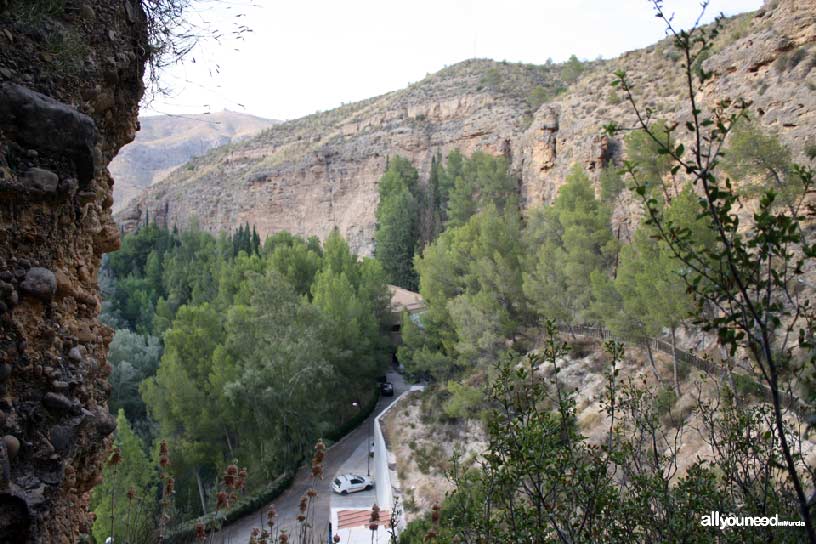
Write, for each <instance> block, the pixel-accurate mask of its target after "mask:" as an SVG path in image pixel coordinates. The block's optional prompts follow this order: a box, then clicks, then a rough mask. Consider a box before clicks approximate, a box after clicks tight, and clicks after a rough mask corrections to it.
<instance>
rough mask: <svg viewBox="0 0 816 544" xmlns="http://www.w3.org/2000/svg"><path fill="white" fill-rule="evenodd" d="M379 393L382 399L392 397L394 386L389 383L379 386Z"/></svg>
mask: <svg viewBox="0 0 816 544" xmlns="http://www.w3.org/2000/svg"><path fill="white" fill-rule="evenodd" d="M380 393H381V394H382V396H383V397H393V396H394V384H392V383H391V382H385V383H381V384H380Z"/></svg>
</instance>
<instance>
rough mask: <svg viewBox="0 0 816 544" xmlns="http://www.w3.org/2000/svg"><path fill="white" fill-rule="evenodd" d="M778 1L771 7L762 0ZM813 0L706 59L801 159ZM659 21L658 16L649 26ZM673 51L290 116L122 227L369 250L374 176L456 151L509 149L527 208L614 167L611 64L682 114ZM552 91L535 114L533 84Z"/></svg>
mask: <svg viewBox="0 0 816 544" xmlns="http://www.w3.org/2000/svg"><path fill="white" fill-rule="evenodd" d="M771 4H773V5H771ZM815 14H816V2H815V1H814V0H779V1H777V2H773V3H769V5H768V6H767V7H766V8H763V9H762V10H760V11H759V12H757V13H756V14H751V13H749V14H743V15H740V16H737V17H734V18H732V19H730V20H728V21H726V22H725V27H724V29H723V32H722V33H721V34H720V36H719V37H718V38H717V43H716V44H715V48H714V53H713V54H712V55H711V58H709V59H708V60H707V61H706V63H705V66H706V69H707V70H712V71H713V72H714V73H715V77H714V79H713V80H712V81H710V82H709V83H707V85H706V87H705V88H704V89H703V90H702V91H701V93H700V98H701V100H702V101H703V102H704V103H706V104H709V105H711V104H712V103H713V101H714V100H715V99H716V98H719V97H722V96H731V97H739V96H742V97H744V98H746V99H749V100H753V101H754V103H755V104H756V105H757V106H758V110H757V111H758V112H759V122H760V123H761V124H763V125H764V126H765V127H767V128H768V129H770V130H772V131H774V132H775V133H777V134H778V135H779V137H780V138H781V140H782V141H783V142H784V143H785V144H786V145H789V146H790V147H791V148H792V150H793V151H794V156H795V157H796V158H797V160H802V159H803V158H804V149H805V146H806V145H808V144H816V140H814V137H813V135H812V134H809V133H808V130H809V129H810V130H811V132H812V126H813V121H814V115H816V113H815V112H816V93H815V92H814V90H813V89H816V69H814V66H816V22H814V17H816V15H815ZM655 24H660V23H659V22H656V23H655ZM680 64H681V59H680V56H679V53H678V52H677V51H675V50H674V48H673V45H672V43H671V40H669V39H664V40H662V41H660V42H658V43H657V44H655V45H653V46H650V47H647V48H645V49H641V50H637V51H631V52H628V53H625V54H624V55H621V56H620V57H618V58H615V59H611V60H608V61H595V62H592V63H588V65H587V67H586V70H585V71H584V73H583V74H582V75H581V77H580V78H579V79H578V80H577V81H575V82H574V83H571V84H570V85H569V86H568V87H567V89H566V92H564V93H561V94H557V93H556V92H554V89H557V88H558V87H559V86H560V85H561V84H563V83H564V82H562V81H560V79H559V78H560V68H559V67H558V66H557V65H553V66H538V67H536V66H532V65H519V64H516V65H514V64H505V63H498V62H492V61H487V60H470V61H466V62H464V63H460V64H457V65H455V66H452V67H450V68H447V69H445V70H442V71H441V72H439V73H437V74H433V75H430V76H428V77H426V78H425V79H423V80H422V81H420V82H418V83H415V84H413V85H411V86H409V87H408V88H406V89H403V90H401V91H396V92H392V93H389V94H386V95H383V96H380V97H377V98H373V99H370V100H366V101H363V102H358V103H355V104H349V105H346V106H343V107H341V108H338V109H335V110H332V111H328V112H324V113H321V114H316V115H312V116H308V117H305V118H303V119H297V120H294V121H288V122H286V123H283V124H281V125H279V126H276V127H273V128H271V129H269V130H267V131H265V132H264V133H263V134H261V135H259V136H257V137H255V138H252V139H250V140H248V141H246V142H242V143H240V144H238V145H232V146H230V147H229V148H224V149H216V150H214V151H211V152H210V153H208V154H207V155H205V156H203V157H200V158H198V159H194V160H192V161H191V162H189V163H188V164H187V165H186V166H185V167H183V168H180V169H178V170H176V171H175V172H173V173H172V174H171V175H170V176H168V177H167V178H166V179H165V180H163V181H161V182H159V183H156V184H154V185H153V186H152V187H150V188H149V189H148V190H147V191H145V192H144V193H143V194H142V195H141V196H139V197H137V198H135V199H134V200H132V201H131V202H130V203H129V205H128V206H127V207H126V208H125V209H123V210H122V211H121V212H119V213H118V214H117V221H118V222H119V223H120V224H121V225H122V226H123V227H124V228H125V229H126V230H131V229H133V228H135V227H136V226H137V225H138V224H140V223H142V222H144V219H145V217H147V216H149V217H150V218H151V220H152V219H154V218H155V219H157V220H159V221H164V222H165V223H166V224H167V225H169V226H172V225H178V226H180V227H181V226H184V225H189V224H190V223H191V222H192V221H193V220H196V221H197V223H198V224H199V225H200V226H201V227H202V228H204V229H207V230H210V231H213V232H215V231H218V230H221V229H232V228H235V227H236V226H238V225H239V224H243V223H244V222H249V223H252V224H254V225H256V227H257V228H258V231H259V232H260V234H261V235H262V236H265V235H268V234H271V233H274V232H276V231H280V230H288V231H290V232H293V233H295V234H300V235H312V234H314V235H318V236H321V237H325V236H326V235H327V234H328V233H330V232H331V231H332V229H334V228H338V229H339V230H340V232H341V234H343V235H344V236H345V237H346V239H348V240H349V242H350V244H351V246H352V248H353V249H354V250H355V251H357V252H358V253H359V254H363V255H368V254H371V253H372V251H373V247H374V242H373V238H374V230H375V218H374V212H375V210H376V207H377V198H378V197H377V182H378V180H379V178H380V176H381V175H382V174H383V171H384V168H385V163H386V159H387V157H388V156H394V155H396V154H399V155H402V156H404V157H406V158H408V159H410V160H411V161H413V162H414V164H415V165H416V166H417V168H418V169H419V171H420V176H421V177H420V179H421V181H422V179H423V178H424V179H427V173H428V171H429V169H430V164H431V158H432V156H433V155H434V154H435V153H437V152H441V153H442V154H446V153H447V152H448V151H451V150H452V149H460V150H461V151H462V152H463V153H466V154H467V153H471V152H473V151H476V150H481V151H485V152H488V153H493V154H495V155H504V156H506V157H509V158H510V160H511V163H512V168H513V170H514V172H515V174H517V175H518V176H519V178H520V179H521V193H522V195H521V196H522V198H521V201H522V202H523V204H524V206H525V207H526V208H528V209H529V208H531V207H534V206H538V205H540V204H542V203H547V202H551V201H552V199H553V198H554V197H555V195H557V193H558V189H559V187H560V186H561V185H562V184H563V182H564V180H565V178H566V176H567V173H568V171H569V169H570V168H571V167H572V165H573V164H579V165H581V166H582V167H584V169H585V170H586V171H587V172H588V173H589V174H590V176H591V177H592V178H593V179H594V180H595V181H597V179H598V175H599V174H600V172H601V170H602V169H603V168H604V167H605V166H607V165H608V164H613V165H620V163H621V161H622V154H623V142H622V141H621V139H620V138H607V137H606V136H604V135H603V134H602V127H603V126H604V125H605V124H607V123H609V122H610V121H615V122H618V123H620V124H622V125H624V126H628V127H632V126H634V125H635V119H634V117H633V116H632V114H631V110H630V107H629V105H628V104H627V103H625V101H624V100H623V96H622V95H620V94H618V93H616V92H614V91H613V89H612V87H611V86H610V82H611V80H612V79H613V76H612V74H613V72H614V71H615V70H617V69H624V70H626V71H627V73H628V74H629V75H630V76H631V80H632V83H633V84H634V85H635V93H636V95H637V98H638V100H639V102H640V103H641V104H644V105H645V106H647V107H649V108H651V109H652V110H653V111H654V112H655V115H656V116H661V115H666V116H668V115H671V116H674V115H675V114H679V115H680V116H681V117H682V116H683V115H684V114H687V112H685V110H684V108H685V106H684V104H685V101H684V100H683V96H682V94H683V92H684V89H685V84H684V81H683V78H682V72H681V66H680ZM539 85H540V86H542V87H544V88H545V89H548V90H550V91H553V92H550V96H551V98H550V100H549V101H547V102H545V103H544V104H542V105H541V106H540V107H539V108H538V110H537V111H531V108H530V103H529V100H528V99H529V97H530V92H531V91H532V89H534V88H535V87H536V86H539ZM623 200H624V202H622V203H621V205H620V206H619V207H620V209H618V210H616V212H615V221H616V222H617V225H616V227H615V228H616V229H618V228H620V229H621V232H622V235H624V236H625V235H626V232H629V231H631V230H632V228H633V226H634V223H636V220H637V217H636V215H637V213H636V210H637V208H638V206H637V205H636V203H633V202H626V201H625V199H623Z"/></svg>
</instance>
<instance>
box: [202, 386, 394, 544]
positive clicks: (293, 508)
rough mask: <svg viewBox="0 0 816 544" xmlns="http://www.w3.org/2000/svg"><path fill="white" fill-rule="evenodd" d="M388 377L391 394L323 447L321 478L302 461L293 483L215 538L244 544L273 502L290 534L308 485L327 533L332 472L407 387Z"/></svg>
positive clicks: (318, 522) (318, 520) (224, 543)
mask: <svg viewBox="0 0 816 544" xmlns="http://www.w3.org/2000/svg"><path fill="white" fill-rule="evenodd" d="M388 380H389V381H390V382H391V383H393V384H394V396H393V397H381V398H380V400H379V402H378V403H377V406H376V407H375V408H374V410H373V411H372V412H371V415H370V416H369V417H368V418H367V419H366V420H365V421H364V422H363V423H362V424H360V426H359V427H357V428H356V429H354V430H353V431H351V432H350V433H349V434H347V435H346V436H345V437H343V438H342V439H341V440H340V441H338V442H337V443H336V444H334V445H332V447H330V448H329V449H328V450H327V451H326V459H325V461H324V462H323V473H324V477H323V479H322V480H318V481H317V482H313V480H312V471H311V466H308V465H307V464H304V465H303V466H302V467H300V469H299V470H298V471H297V474H296V475H295V479H294V481H293V482H292V485H291V486H290V487H289V489H287V490H286V491H284V492H283V493H282V494H281V495H280V496H279V497H278V498H277V499H275V500H274V501H272V502H271V503H269V504H267V505H264V506H263V507H262V508H260V509H258V510H256V511H255V512H253V513H251V514H248V515H246V516H244V517H243V518H241V519H239V520H236V521H235V522H233V523H231V524H230V525H228V526H227V527H224V529H222V530H221V532H220V533H219V534H218V535H216V538H215V539H214V542H218V543H221V544H247V543H248V542H249V537H250V535H251V534H252V529H253V528H255V527H259V528H260V527H262V524H264V523H266V513H267V511H268V510H269V507H270V506H272V505H274V506H275V509H276V510H277V512H278V518H277V519H278V524H279V526H280V527H281V528H286V529H289V534H292V533H293V531H294V527H295V525H296V523H297V521H296V519H295V518H296V517H297V515H298V513H299V510H298V505H299V503H300V498H301V497H302V496H303V495H304V494H305V493H306V491H307V490H308V489H309V488H310V487H314V488H315V489H316V490H317V497H316V501H317V502H316V509H315V516H314V522H315V529H316V530H317V531H319V532H320V533H321V534H326V533H327V529H328V526H329V518H330V508H331V506H330V503H331V500H330V499H331V492H332V491H331V487H330V486H331V481H332V480H333V479H334V476H335V474H336V473H337V471H338V470H339V469H340V467H341V466H342V465H343V463H344V462H345V461H346V459H348V458H349V457H350V456H351V455H352V454H353V453H354V450H356V449H357V448H358V447H359V446H360V445H361V444H364V443H367V442H368V439H369V433H370V432H371V429H372V426H373V421H374V417H376V416H377V415H379V414H380V413H381V412H382V411H383V410H384V409H385V408H387V407H388V406H389V405H390V404H391V403H392V402H394V400H395V399H396V398H397V397H398V396H399V395H400V393H402V392H403V391H405V390H407V386H406V385H405V381H404V380H403V379H402V376H401V375H399V374H396V373H389V374H388Z"/></svg>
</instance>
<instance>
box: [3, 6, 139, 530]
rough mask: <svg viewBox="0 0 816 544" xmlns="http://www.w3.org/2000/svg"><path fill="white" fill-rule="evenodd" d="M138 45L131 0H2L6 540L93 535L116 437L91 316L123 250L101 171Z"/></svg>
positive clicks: (118, 128) (131, 124) (126, 136)
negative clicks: (96, 495)
mask: <svg viewBox="0 0 816 544" xmlns="http://www.w3.org/2000/svg"><path fill="white" fill-rule="evenodd" d="M46 4H47V6H49V7H48V9H46ZM145 43H146V34H145V21H144V15H143V14H142V11H141V8H140V7H139V4H138V2H136V1H135V0H119V1H117V2H109V1H107V0H85V1H83V2H78V1H66V2H60V3H44V2H34V3H31V2H23V1H12V2H2V1H0V541H1V542H15V543H27V542H49V543H50V542H55V543H63V542H64V543H69V542H70V543H73V542H77V541H80V540H81V536H82V534H83V533H87V532H88V531H89V528H90V520H89V519H88V513H87V505H88V499H89V491H90V490H91V488H92V486H93V485H94V484H95V483H96V482H97V481H98V479H99V476H100V474H101V468H102V463H103V461H104V459H105V455H106V451H107V448H108V446H109V444H110V436H111V433H112V432H113V431H114V429H115V423H114V421H113V419H112V418H111V416H110V415H109V414H108V410H107V402H108V397H109V392H110V387H109V385H108V383H107V375H108V372H109V370H110V367H109V366H108V365H107V363H106V362H105V358H106V352H107V345H108V343H109V342H110V339H111V336H112V331H111V330H109V329H108V328H107V327H105V326H103V325H102V324H100V323H99V321H98V319H97V316H98V313H99V302H98V298H99V296H98V288H97V285H96V271H97V269H98V267H99V264H100V259H101V257H102V254H103V253H105V252H106V251H110V250H112V249H115V248H116V247H118V244H119V236H118V231H117V228H116V226H115V225H114V223H113V221H112V219H111V213H110V206H111V203H112V198H111V194H112V185H113V180H112V179H111V176H110V174H109V173H108V171H107V164H108V162H110V160H111V158H112V157H113V156H114V155H115V154H116V152H117V151H118V149H119V148H120V147H121V146H122V145H124V144H125V143H127V142H128V141H130V140H132V139H133V135H134V134H135V131H136V128H137V127H136V113H137V104H138V101H139V99H140V97H141V95H142V92H143V86H142V83H141V80H142V74H143V66H144V61H145V59H144V58H143V55H144V51H145Z"/></svg>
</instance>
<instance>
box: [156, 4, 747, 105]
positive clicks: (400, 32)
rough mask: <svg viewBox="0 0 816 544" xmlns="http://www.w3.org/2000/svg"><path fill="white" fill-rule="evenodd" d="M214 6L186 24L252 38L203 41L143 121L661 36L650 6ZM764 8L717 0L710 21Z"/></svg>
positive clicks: (692, 10)
mask: <svg viewBox="0 0 816 544" xmlns="http://www.w3.org/2000/svg"><path fill="white" fill-rule="evenodd" d="M207 1H208V0H202V2H203V3H204V5H205V6H209V7H208V9H206V10H204V11H202V12H200V13H193V14H191V17H195V18H198V17H201V18H202V20H205V21H207V22H210V23H212V25H213V26H214V27H215V28H217V29H219V30H221V31H223V32H224V33H225V34H226V35H228V36H229V33H230V31H231V30H233V28H234V24H235V23H241V24H245V25H247V26H249V27H250V28H252V30H253V32H252V33H250V34H244V39H243V40H240V41H239V40H234V39H224V40H222V41H221V43H220V44H216V43H213V42H209V43H205V44H203V45H202V46H200V47H199V49H198V50H196V51H195V52H194V53H193V54H192V55H191V57H190V58H188V60H187V61H186V62H184V63H182V64H178V65H176V66H174V67H173V68H171V69H169V70H168V71H167V72H166V73H165V74H163V82H164V84H165V85H166V86H169V87H171V88H172V90H173V92H172V95H171V96H169V97H166V98H159V99H155V100H154V101H153V102H152V104H151V105H150V107H149V108H143V110H142V113H143V114H148V115H149V114H155V113H177V114H181V113H201V112H206V111H211V112H217V111H221V110H223V109H229V110H233V111H239V112H244V113H251V114H254V115H258V116H261V117H267V118H272V119H294V118H297V117H302V116H304V115H308V114H310V113H314V112H315V111H318V110H327V109H331V108H334V107H337V106H339V105H340V104H341V103H343V102H353V101H356V100H362V99H364V98H369V97H371V96H376V95H380V94H383V93H386V92H388V91H393V90H397V89H401V88H403V87H405V86H406V85H408V84H409V83H413V82H415V81H419V80H420V79H422V78H423V77H425V75H426V74H428V73H433V72H436V71H438V70H440V69H442V68H444V67H445V66H447V65H451V64H455V63H457V62H460V61H463V60H465V59H468V58H474V57H479V58H492V59H494V60H497V61H501V60H506V61H509V62H530V63H535V64H543V63H544V62H546V60H547V59H548V58H552V59H553V60H554V61H555V62H561V61H564V60H566V59H567V58H568V57H569V56H570V55H572V54H575V55H577V56H578V57H579V58H582V59H594V58H597V57H599V56H601V57H604V58H611V57H615V56H617V55H619V54H621V53H623V52H625V51H629V50H632V49H638V48H641V47H645V46H647V45H650V44H652V43H654V42H656V41H657V40H659V39H660V38H662V37H663V35H664V26H663V23H662V22H661V21H660V20H658V19H656V18H655V17H654V11H653V10H652V8H651V5H650V3H649V2H648V1H647V0H498V1H497V0H492V1H487V0H411V1H407V0H403V1H401V2H396V1H392V0H379V1H376V0H287V1H279V0H217V1H218V3H217V4H209V5H208V4H207V3H206V2H207ZM209 1H212V0H209ZM762 3H763V2H762V0H711V3H710V6H709V8H708V10H707V14H706V18H705V19H704V20H705V21H710V20H712V19H713V18H714V15H715V14H717V13H719V12H724V13H725V14H726V15H734V14H736V13H741V12H745V11H751V10H755V9H758V8H759V7H760V6H761V5H762ZM253 4H254V5H253ZM664 9H665V11H666V12H667V13H669V12H673V13H675V14H676V19H675V20H676V21H677V22H678V23H680V26H688V25H689V24H690V23H692V22H693V21H694V19H695V18H696V17H697V14H698V11H699V1H698V0H666V2H665V8H664ZM239 13H240V14H243V16H240V17H236V15H237V14H239ZM194 20H197V19H194ZM236 49H237V50H236ZM193 58H194V59H195V62H193ZM216 65H218V67H219V70H220V73H216V70H215V66H216Z"/></svg>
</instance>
